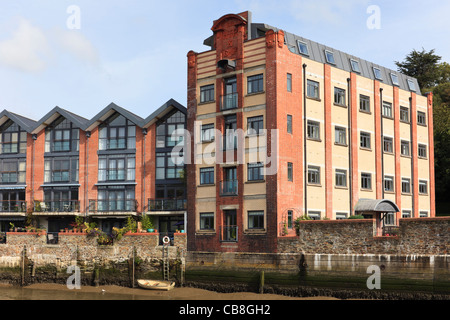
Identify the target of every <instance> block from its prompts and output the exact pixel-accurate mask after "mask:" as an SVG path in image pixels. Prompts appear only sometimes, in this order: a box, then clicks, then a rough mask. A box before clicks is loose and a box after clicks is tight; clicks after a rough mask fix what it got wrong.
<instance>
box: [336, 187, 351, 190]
mask: <svg viewBox="0 0 450 320" xmlns="http://www.w3.org/2000/svg"><path fill="white" fill-rule="evenodd" d="M334 188H335V189H338V190H348V187H343V186H334Z"/></svg>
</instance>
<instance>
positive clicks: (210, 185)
mask: <svg viewBox="0 0 450 320" xmlns="http://www.w3.org/2000/svg"><path fill="white" fill-rule="evenodd" d="M215 186H216V184H199V185H198V186H197V188H207V187H215Z"/></svg>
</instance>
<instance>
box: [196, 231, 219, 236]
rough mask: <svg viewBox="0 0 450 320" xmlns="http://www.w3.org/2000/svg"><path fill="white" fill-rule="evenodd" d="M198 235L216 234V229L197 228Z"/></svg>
mask: <svg viewBox="0 0 450 320" xmlns="http://www.w3.org/2000/svg"><path fill="white" fill-rule="evenodd" d="M195 235H196V236H215V235H216V230H197V232H195Z"/></svg>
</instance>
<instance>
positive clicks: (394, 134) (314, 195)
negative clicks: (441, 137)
mask: <svg viewBox="0 0 450 320" xmlns="http://www.w3.org/2000/svg"><path fill="white" fill-rule="evenodd" d="M212 31H213V35H212V36H211V37H210V38H208V39H206V40H205V43H204V44H205V45H207V46H209V47H210V49H209V50H207V51H205V52H201V53H197V52H193V51H191V52H189V53H188V55H187V60H188V61H187V62H188V108H187V110H188V130H189V131H190V132H191V140H190V146H191V148H190V149H191V151H190V158H191V159H192V162H191V164H189V165H188V169H187V170H188V181H189V183H188V191H187V194H188V199H192V201H189V203H188V235H189V237H188V248H189V250H191V251H216V252H221V251H231V252H276V250H277V239H278V238H279V237H283V236H286V235H294V234H295V233H294V232H295V231H294V229H293V225H294V221H295V220H296V219H298V218H299V217H305V216H307V217H309V218H310V219H317V220H319V219H322V220H323V219H330V220H336V219H347V218H349V217H351V216H354V215H357V214H358V215H359V214H363V215H366V216H372V217H374V218H375V217H376V218H377V219H378V220H379V226H380V232H385V233H386V230H388V227H389V226H395V225H397V224H398V221H399V219H401V218H407V217H416V218H418V217H434V216H435V201H434V153H433V149H434V146H433V118H432V114H433V112H432V94H429V95H428V96H422V95H421V93H420V88H419V85H418V82H417V80H416V79H414V78H411V77H407V76H405V75H402V74H400V73H398V72H396V71H394V70H389V69H387V68H385V67H382V66H380V65H377V64H375V63H371V62H369V61H365V60H363V59H361V58H358V57H355V56H352V55H350V54H347V53H344V52H342V51H339V50H336V49H333V48H330V47H327V46H325V45H322V44H319V43H317V42H314V41H311V40H308V39H305V38H303V37H300V36H297V35H294V34H292V33H288V32H285V31H283V30H279V29H278V28H275V27H272V26H269V25H266V24H263V23H253V22H252V16H251V13H250V12H244V13H240V14H228V15H225V16H223V17H221V18H220V19H218V20H216V21H214V23H213V27H212ZM268 158H270V161H268ZM274 168H275V169H276V170H274ZM269 170H270V173H269V172H268V171H269ZM366 199H368V200H366Z"/></svg>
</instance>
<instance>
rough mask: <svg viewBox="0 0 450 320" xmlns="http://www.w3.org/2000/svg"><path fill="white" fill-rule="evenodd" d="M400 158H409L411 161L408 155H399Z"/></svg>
mask: <svg viewBox="0 0 450 320" xmlns="http://www.w3.org/2000/svg"><path fill="white" fill-rule="evenodd" d="M400 157H402V158H409V159H411V156H408V155H406V154H402V155H400Z"/></svg>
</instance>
